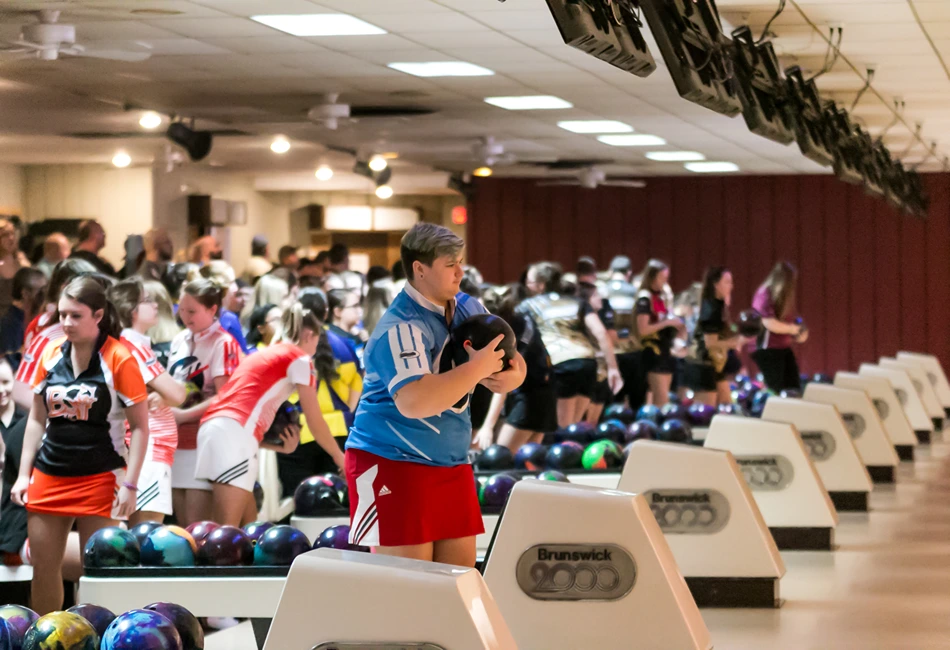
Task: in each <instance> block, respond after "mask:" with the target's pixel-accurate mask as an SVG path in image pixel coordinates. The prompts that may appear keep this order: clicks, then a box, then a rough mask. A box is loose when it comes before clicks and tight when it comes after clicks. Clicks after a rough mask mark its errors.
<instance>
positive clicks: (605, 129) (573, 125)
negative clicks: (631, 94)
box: [557, 120, 633, 133]
mask: <svg viewBox="0 0 950 650" xmlns="http://www.w3.org/2000/svg"><path fill="white" fill-rule="evenodd" d="M557 125H558V126H559V127H561V128H562V129H564V130H566V131H570V132H571V133H632V132H633V127H632V126H630V125H629V124H624V123H623V122H617V121H616V120H566V121H564V122H558V123H557Z"/></svg>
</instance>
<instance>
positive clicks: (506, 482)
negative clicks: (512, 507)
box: [481, 474, 518, 508]
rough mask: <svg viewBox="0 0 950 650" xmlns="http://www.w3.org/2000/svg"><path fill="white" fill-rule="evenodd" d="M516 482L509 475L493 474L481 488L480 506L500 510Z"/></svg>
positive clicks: (516, 480)
mask: <svg viewBox="0 0 950 650" xmlns="http://www.w3.org/2000/svg"><path fill="white" fill-rule="evenodd" d="M517 482H518V479H516V478H515V477H514V476H512V475H511V474H495V475H494V476H492V477H491V478H489V479H488V480H487V481H485V484H484V485H483V486H482V499H481V502H482V505H484V506H488V507H490V508H500V507H501V506H503V505H505V503H506V502H507V501H508V495H510V494H511V490H512V489H513V488H514V487H515V483H517Z"/></svg>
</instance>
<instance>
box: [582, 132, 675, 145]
mask: <svg viewBox="0 0 950 650" xmlns="http://www.w3.org/2000/svg"><path fill="white" fill-rule="evenodd" d="M597 139H598V140H599V141H601V142H603V143H604V144H609V145H612V146H614V147H660V146H662V145H664V144H666V140H664V139H663V138H660V137H657V136H655V135H646V134H644V133H635V134H632V135H602V136H600V137H598V138H597Z"/></svg>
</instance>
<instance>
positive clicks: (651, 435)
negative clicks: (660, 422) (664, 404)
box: [624, 420, 660, 443]
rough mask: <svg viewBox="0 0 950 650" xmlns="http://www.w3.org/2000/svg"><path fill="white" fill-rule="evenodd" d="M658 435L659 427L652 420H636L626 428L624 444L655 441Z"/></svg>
mask: <svg viewBox="0 0 950 650" xmlns="http://www.w3.org/2000/svg"><path fill="white" fill-rule="evenodd" d="M659 435H660V427H658V426H657V425H656V423H655V422H653V421H652V420H637V421H636V422H634V423H633V424H631V425H630V426H629V427H627V435H626V436H624V442H627V443H631V442H636V441H637V440H656V439H657V437H658V436H659Z"/></svg>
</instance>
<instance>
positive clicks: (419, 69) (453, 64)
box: [389, 61, 495, 77]
mask: <svg viewBox="0 0 950 650" xmlns="http://www.w3.org/2000/svg"><path fill="white" fill-rule="evenodd" d="M389 67H390V68H392V69H393V70H399V71H400V72H405V73H406V74H411V75H414V76H416V77H490V76H492V75H493V74H495V73H494V72H493V71H492V70H489V69H488V68H483V67H482V66H480V65H475V64H474V63H466V62H465V61H427V62H424V63H390V64H389Z"/></svg>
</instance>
